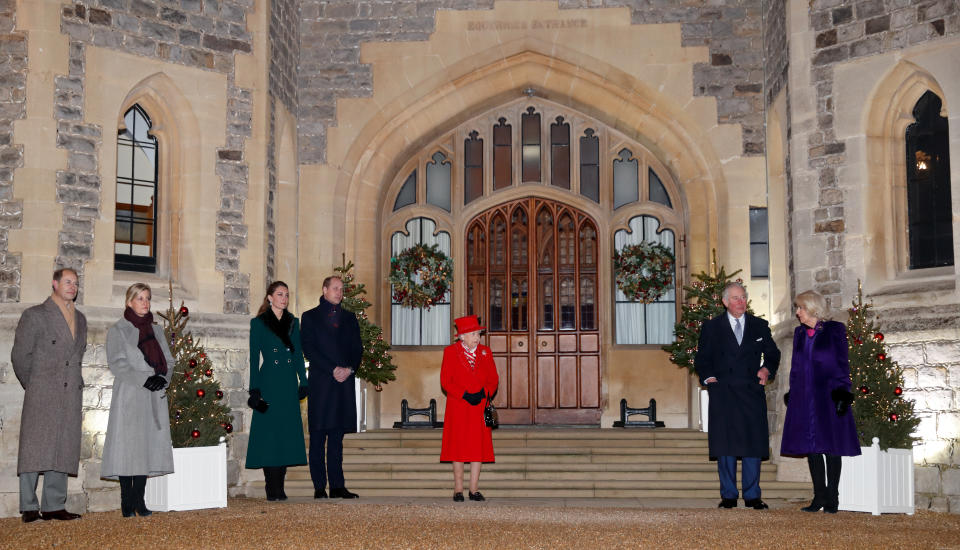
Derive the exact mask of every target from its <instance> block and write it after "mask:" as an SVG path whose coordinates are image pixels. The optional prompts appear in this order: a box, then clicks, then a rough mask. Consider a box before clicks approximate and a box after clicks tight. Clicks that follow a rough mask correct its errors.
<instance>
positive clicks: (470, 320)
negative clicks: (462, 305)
mask: <svg viewBox="0 0 960 550" xmlns="http://www.w3.org/2000/svg"><path fill="white" fill-rule="evenodd" d="M453 322H454V323H455V324H456V325H457V336H460V335H461V334H466V333H468V332H473V331H476V330H483V329H485V328H487V327H482V326H480V320H479V319H477V316H476V315H467V316H466V317H458V318H456V319H454V320H453Z"/></svg>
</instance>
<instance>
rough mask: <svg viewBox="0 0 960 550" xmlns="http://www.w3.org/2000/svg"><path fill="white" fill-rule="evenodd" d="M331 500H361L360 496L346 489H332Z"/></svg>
mask: <svg viewBox="0 0 960 550" xmlns="http://www.w3.org/2000/svg"><path fill="white" fill-rule="evenodd" d="M330 498H360V495H358V494H356V493H351V492H350V491H348V490H347V488H346V487H339V488H337V489H330Z"/></svg>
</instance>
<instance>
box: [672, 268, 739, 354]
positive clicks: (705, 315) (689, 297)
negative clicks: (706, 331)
mask: <svg viewBox="0 0 960 550" xmlns="http://www.w3.org/2000/svg"><path fill="white" fill-rule="evenodd" d="M713 264H714V265H716V264H717V258H716V253H714V258H713ZM737 273H740V270H739V269H738V270H736V271H734V272H733V273H730V274H727V272H726V268H725V267H723V266H720V271H718V272H717V273H715V274H714V275H711V274H709V273H707V272H704V271H701V272H700V273H697V274H695V275H694V276H693V278H694V279H696V280H695V281H694V282H693V284H692V285H689V286H684V287H683V291H684V294H685V296H686V302H684V304H683V305H682V306H681V313H680V319H679V320H677V322H676V323H675V324H674V325H673V332H674V335H675V336H676V339H675V340H674V341H673V343H672V344H669V345H666V346H663V348H662V349H663V350H664V351H666V352H669V353H670V361H671V362H672V363H674V364H675V365H677V366H680V367H686V368H688V369H690V370H691V371H693V361H694V359H695V358H696V357H697V343H698V342H699V341H700V327H701V326H703V323H704V321H708V320H710V319H713V318H714V317H716V316H717V315H720V314H721V313H723V312H724V311H725V310H726V308H724V307H723V302H722V301H721V297H722V294H723V287H724V286H726V284H727V283H729V282H730V281H732V280H733V276H734V275H736V274H737ZM737 282H738V283H742V282H743V281H742V280H740V279H737ZM747 313H751V314H752V313H753V311H752V310H751V309H750V306H749V302H748V303H747Z"/></svg>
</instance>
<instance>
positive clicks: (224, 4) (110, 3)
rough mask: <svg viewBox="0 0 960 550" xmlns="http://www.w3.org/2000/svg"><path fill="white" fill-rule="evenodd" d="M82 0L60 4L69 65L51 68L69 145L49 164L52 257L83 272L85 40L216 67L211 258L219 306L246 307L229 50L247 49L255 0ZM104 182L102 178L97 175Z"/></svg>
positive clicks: (95, 193) (244, 103)
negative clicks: (224, 88) (54, 222)
mask: <svg viewBox="0 0 960 550" xmlns="http://www.w3.org/2000/svg"><path fill="white" fill-rule="evenodd" d="M162 4H163V5H161V3H160V2H155V1H154V0H90V1H86V2H75V3H72V4H69V3H68V4H64V6H63V8H62V13H61V29H62V32H63V33H64V34H66V35H68V36H69V37H70V65H69V74H67V75H61V76H58V77H57V96H56V101H57V109H56V118H57V130H58V131H57V146H58V147H61V148H65V149H67V150H68V152H69V164H68V169H67V170H65V171H61V172H60V173H58V178H57V180H58V181H57V186H58V192H57V200H58V201H59V202H61V203H63V204H64V211H63V221H62V229H61V232H60V247H59V251H58V256H57V260H56V263H57V265H69V266H71V267H74V268H76V269H78V271H80V272H81V273H82V271H83V264H84V262H85V261H86V260H87V259H89V258H90V256H91V246H92V244H93V221H94V219H96V217H97V215H98V209H99V206H100V188H101V184H102V183H103V182H100V181H99V176H98V174H97V173H98V167H97V162H96V159H97V156H98V155H97V152H98V148H99V144H100V138H101V132H102V131H113V129H102V128H95V127H91V126H90V125H85V124H83V94H84V88H85V85H86V83H85V78H84V76H85V75H84V66H83V65H84V49H85V48H86V46H88V45H93V46H98V47H102V48H109V49H117V50H122V51H124V52H127V53H132V54H135V55H141V56H144V57H149V58H152V59H159V60H162V61H165V62H169V63H178V64H182V65H187V66H191V67H198V68H201V69H205V70H212V71H217V72H220V73H224V74H227V75H228V76H229V77H230V86H229V90H228V97H229V103H228V107H227V112H226V113H225V114H224V116H225V118H226V120H227V143H226V146H225V147H224V148H223V149H222V150H220V151H218V158H217V160H216V162H217V174H218V175H219V176H220V179H221V197H220V210H219V211H218V213H217V238H216V241H217V243H216V263H217V269H218V270H219V271H221V272H223V273H224V279H225V281H226V284H225V288H224V313H244V314H245V313H247V309H248V307H247V302H248V296H249V284H250V281H249V279H250V276H249V274H246V273H240V272H239V250H240V249H242V248H244V247H246V245H247V243H246V238H247V227H246V225H245V224H244V219H243V218H244V215H243V204H244V201H245V200H246V197H247V185H248V178H249V175H248V173H247V163H246V161H245V159H244V147H245V138H248V137H250V135H251V119H252V103H251V92H250V91H249V90H244V89H241V88H239V87H237V86H236V85H235V84H234V82H233V74H234V54H235V53H236V52H241V53H250V52H251V51H252V36H251V35H250V33H249V32H248V31H247V26H246V17H247V14H248V12H250V11H252V10H253V4H254V0H180V1H179V2H163V3H162ZM105 184H107V185H109V184H110V183H105Z"/></svg>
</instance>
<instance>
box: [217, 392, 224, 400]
mask: <svg viewBox="0 0 960 550" xmlns="http://www.w3.org/2000/svg"><path fill="white" fill-rule="evenodd" d="M216 395H217V399H223V392H222V391H220V390H217V393H216Z"/></svg>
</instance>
